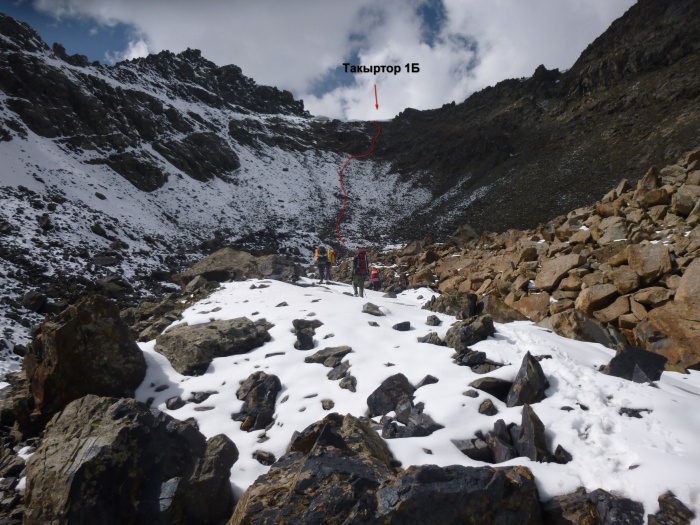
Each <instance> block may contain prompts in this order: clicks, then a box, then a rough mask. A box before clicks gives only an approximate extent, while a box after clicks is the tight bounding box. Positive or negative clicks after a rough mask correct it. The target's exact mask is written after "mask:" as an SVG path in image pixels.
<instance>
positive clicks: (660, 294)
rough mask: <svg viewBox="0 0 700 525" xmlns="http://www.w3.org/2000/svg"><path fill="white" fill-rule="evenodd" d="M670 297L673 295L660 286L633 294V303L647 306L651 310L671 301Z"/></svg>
mask: <svg viewBox="0 0 700 525" xmlns="http://www.w3.org/2000/svg"><path fill="white" fill-rule="evenodd" d="M671 297H673V293H671V292H670V291H669V290H667V289H666V288H663V287H661V286H650V287H649V288H644V289H643V290H640V291H639V292H637V293H636V294H634V300H635V301H637V302H638V303H640V304H646V305H649V306H651V307H652V308H656V307H657V306H661V305H662V304H664V303H666V302H667V301H668V300H669V299H671Z"/></svg>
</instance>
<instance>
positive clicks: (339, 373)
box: [326, 361, 350, 381]
mask: <svg viewBox="0 0 700 525" xmlns="http://www.w3.org/2000/svg"><path fill="white" fill-rule="evenodd" d="M348 370H350V363H348V362H347V361H345V362H343V363H340V364H339V365H338V366H336V367H335V368H333V370H331V371H330V372H328V374H327V376H326V377H328V379H330V380H331V381H337V380H338V379H343V378H344V377H345V376H346V375H347V374H348Z"/></svg>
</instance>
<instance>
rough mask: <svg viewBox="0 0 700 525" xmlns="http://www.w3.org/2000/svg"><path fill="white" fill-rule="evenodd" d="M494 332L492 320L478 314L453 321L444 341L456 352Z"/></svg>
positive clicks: (467, 347)
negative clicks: (464, 319)
mask: <svg viewBox="0 0 700 525" xmlns="http://www.w3.org/2000/svg"><path fill="white" fill-rule="evenodd" d="M495 333H496V330H495V328H494V327H493V320H492V319H491V317H489V316H488V315H478V316H475V317H472V318H471V319H468V320H466V321H459V322H458V323H455V324H454V325H453V326H452V327H450V329H449V330H448V331H447V334H445V343H446V344H447V346H449V347H450V348H454V349H455V350H456V351H457V352H458V353H459V352H462V351H464V350H467V349H469V347H470V346H471V345H474V344H476V343H478V342H479V341H483V340H484V339H486V338H487V337H491V336H493V335H494V334H495Z"/></svg>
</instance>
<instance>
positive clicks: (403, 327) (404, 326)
mask: <svg viewBox="0 0 700 525" xmlns="http://www.w3.org/2000/svg"><path fill="white" fill-rule="evenodd" d="M392 328H393V329H394V330H396V331H398V332H408V331H409V330H410V329H411V323H410V322H409V321H403V322H401V323H396V324H395V325H394V326H392Z"/></svg>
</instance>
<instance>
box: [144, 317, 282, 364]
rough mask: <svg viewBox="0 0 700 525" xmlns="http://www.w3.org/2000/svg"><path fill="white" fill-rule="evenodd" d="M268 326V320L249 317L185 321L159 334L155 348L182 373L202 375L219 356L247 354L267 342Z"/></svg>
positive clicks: (268, 337) (268, 336)
mask: <svg viewBox="0 0 700 525" xmlns="http://www.w3.org/2000/svg"><path fill="white" fill-rule="evenodd" d="M268 327H269V325H268V324H266V323H265V321H264V320H260V321H257V322H253V321H251V320H250V319H247V318H246V317H237V318H235V319H227V320H222V321H212V322H209V323H202V324H198V325H194V326H189V325H186V324H181V325H177V326H175V327H173V328H171V329H170V330H168V331H167V332H165V333H164V334H161V335H159V336H158V337H157V338H156V345H155V350H156V352H159V353H161V354H163V355H164V356H165V357H167V358H168V360H169V361H170V364H171V365H172V366H173V368H174V369H175V370H177V371H178V372H180V373H181V374H185V375H201V374H203V373H204V372H206V371H207V368H209V365H210V364H211V362H212V360H213V359H214V358H216V357H226V356H230V355H236V354H244V353H245V352H249V351H250V350H252V349H254V348H257V347H259V346H262V345H264V344H265V343H266V342H267V341H269V340H270V334H269V332H268V331H267V328H268Z"/></svg>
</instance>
